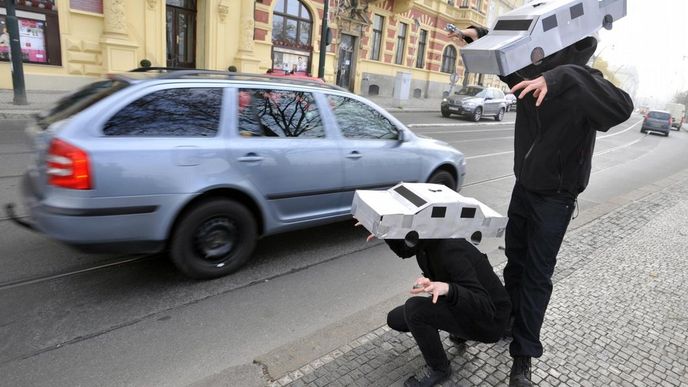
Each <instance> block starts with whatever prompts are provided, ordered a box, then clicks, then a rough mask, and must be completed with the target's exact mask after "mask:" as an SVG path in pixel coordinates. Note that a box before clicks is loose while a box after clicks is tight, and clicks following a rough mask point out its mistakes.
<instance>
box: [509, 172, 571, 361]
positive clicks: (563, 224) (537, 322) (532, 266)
mask: <svg viewBox="0 0 688 387" xmlns="http://www.w3.org/2000/svg"><path fill="white" fill-rule="evenodd" d="M574 203H575V197H573V196H571V195H570V194H555V195H541V194H537V193H534V192H530V191H528V190H526V189H525V188H524V187H523V186H521V185H520V184H519V183H516V185H515V186H514V190H513V193H512V195H511V202H510V203H509V211H508V216H509V222H508V223H507V226H506V236H505V242H506V256H507V264H506V267H505V268H504V285H505V287H506V291H507V292H508V293H509V296H510V297H511V305H512V316H513V317H514V326H513V328H512V335H513V341H512V342H511V345H510V347H509V352H510V354H511V356H528V357H540V356H542V343H541V342H540V329H541V327H542V322H543V320H544V317H545V311H546V310H547V305H548V304H549V299H550V296H551V294H552V274H553V273H554V266H555V265H556V263H557V254H558V253H559V248H560V247H561V242H562V240H563V239H564V234H565V233H566V228H567V227H568V225H569V221H570V220H571V215H572V213H573V208H574Z"/></svg>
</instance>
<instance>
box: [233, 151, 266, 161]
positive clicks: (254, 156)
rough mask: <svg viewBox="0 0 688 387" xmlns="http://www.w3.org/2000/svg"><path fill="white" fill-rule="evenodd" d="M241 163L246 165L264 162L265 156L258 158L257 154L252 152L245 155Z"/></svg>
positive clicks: (240, 158)
mask: <svg viewBox="0 0 688 387" xmlns="http://www.w3.org/2000/svg"><path fill="white" fill-rule="evenodd" d="M239 161H241V162H244V163H250V162H256V161H263V156H258V155H257V154H255V153H253V152H250V153H246V155H244V156H242V157H239Z"/></svg>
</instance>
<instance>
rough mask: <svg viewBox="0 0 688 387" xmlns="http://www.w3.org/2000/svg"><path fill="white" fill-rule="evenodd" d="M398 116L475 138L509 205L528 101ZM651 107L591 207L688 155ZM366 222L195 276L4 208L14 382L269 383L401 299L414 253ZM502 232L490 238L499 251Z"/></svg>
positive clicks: (9, 367)
mask: <svg viewBox="0 0 688 387" xmlns="http://www.w3.org/2000/svg"><path fill="white" fill-rule="evenodd" d="M397 116H398V117H399V118H400V119H401V120H402V121H403V122H405V123H407V124H409V126H410V127H411V128H412V129H413V130H414V132H416V133H419V134H424V135H428V136H431V137H435V138H438V139H441V140H444V141H447V142H449V143H450V144H452V145H454V146H455V147H457V148H458V149H460V150H462V151H463V152H464V153H465V154H466V156H467V162H468V167H467V168H468V176H467V180H466V182H465V186H464V189H463V190H462V194H464V195H467V196H475V197H477V198H479V199H480V200H482V201H484V202H486V203H487V204H488V205H490V206H492V207H493V208H495V209H496V210H498V211H500V212H502V213H505V212H506V207H507V204H508V199H509V195H510V192H511V187H512V185H513V175H512V173H511V167H512V160H513V153H512V146H513V119H514V117H515V116H514V113H508V114H507V115H506V118H505V121H503V122H499V123H497V122H494V121H492V120H491V119H484V120H483V121H481V122H480V123H478V124H474V123H470V122H467V121H463V120H460V119H458V118H442V117H441V116H440V114H439V113H399V114H397ZM641 119H642V118H641V117H640V116H638V115H634V116H633V117H632V118H631V119H630V120H629V121H628V122H626V123H624V124H622V125H619V126H618V127H616V128H613V129H612V130H610V131H609V132H608V133H600V134H599V135H598V141H597V146H596V150H595V157H594V161H593V174H592V177H591V182H590V186H589V188H588V190H587V191H586V192H585V193H584V194H583V195H581V197H580V198H579V205H580V211H581V212H582V213H586V212H588V211H594V209H595V208H597V207H596V206H597V204H599V203H605V202H609V201H610V200H612V201H613V198H615V197H617V196H618V195H622V194H624V193H626V192H630V191H633V190H635V189H637V188H639V187H643V186H646V185H648V184H651V183H652V182H653V181H656V180H659V179H662V178H664V177H666V176H669V175H671V174H673V173H675V172H677V171H679V170H682V169H684V168H686V166H688V152H685V149H686V147H687V146H688V132H686V131H685V130H683V131H680V132H673V131H672V132H671V135H670V136H669V137H668V138H664V137H660V136H656V135H644V134H641V133H640V132H639V130H640V127H639V125H640V124H639V122H640V120H641ZM22 125H23V124H22V123H21V122H17V121H5V122H2V123H0V198H1V199H0V204H4V203H6V202H10V201H18V200H19V198H18V197H17V185H18V182H19V175H20V174H21V172H22V170H23V168H24V166H25V165H26V164H27V163H28V162H29V160H30V156H31V155H30V153H29V151H28V147H27V146H26V143H25V140H24V138H23V134H22V130H21V128H22ZM365 235H366V234H365V232H364V231H363V230H356V229H354V228H353V227H352V223H351V222H344V223H339V224H334V225H329V226H325V227H319V228H316V229H311V230H307V231H301V232H293V233H288V234H282V235H277V236H273V237H269V238H265V239H263V240H261V241H260V243H259V247H258V249H257V251H256V254H255V257H254V259H253V260H252V262H251V263H250V264H249V265H247V267H245V268H244V269H243V270H241V271H240V272H238V273H236V274H234V275H230V276H227V277H224V278H221V279H217V280H213V281H205V282H197V281H190V280H187V279H185V278H183V277H181V276H180V275H179V274H177V273H176V271H175V270H174V268H173V267H172V266H171V264H169V263H168V261H167V260H166V259H165V257H164V255H158V256H113V255H107V254H105V255H88V254H82V253H77V252H74V251H73V250H71V249H69V248H67V247H64V246H62V245H60V244H58V243H55V242H52V241H50V240H48V239H47V238H45V237H43V236H41V235H36V234H34V233H32V232H29V231H26V230H23V229H21V228H18V227H17V226H16V225H14V224H12V223H11V222H9V221H8V220H7V219H5V218H4V217H3V216H0V267H1V268H2V270H0V385H12V386H15V385H17V386H18V385H35V386H41V385H50V386H62V385H64V386H73V385H142V386H143V385H145V386H151V385H165V386H174V385H189V384H192V383H196V382H198V383H200V385H221V384H222V383H223V382H227V381H228V384H227V385H258V384H260V382H261V379H260V378H261V376H262V373H263V372H264V371H266V372H268V373H269V374H270V375H273V376H277V375H279V374H280V371H286V370H289V369H294V368H296V367H298V366H300V365H302V364H303V363H305V362H306V361H309V360H311V359H313V358H315V357H317V356H318V355H320V354H321V353H324V352H326V351H329V350H331V349H334V348H336V347H338V346H340V345H342V344H344V343H346V342H347V341H348V340H350V339H352V338H354V337H357V336H358V335H360V334H362V333H364V332H366V331H367V330H369V329H371V328H374V327H378V326H380V325H382V324H384V315H385V313H386V311H387V308H388V307H389V306H390V305H393V304H394V303H395V302H399V300H401V299H403V297H404V294H405V292H406V291H407V289H408V284H409V283H410V282H411V281H412V280H413V279H414V278H415V276H416V275H417V274H418V268H417V266H416V264H415V262H414V261H413V260H405V261H402V260H400V259H398V258H396V257H395V256H393V255H392V254H391V253H390V251H389V249H387V248H386V246H385V245H384V244H382V243H381V242H379V241H377V242H370V243H365ZM498 245H499V241H493V242H491V244H487V245H486V246H484V248H485V249H486V251H488V252H489V254H490V258H491V260H492V261H493V262H495V263H497V262H500V261H501V260H503V259H504V258H503V256H502V254H501V252H500V250H498V249H496V247H497V246H498ZM254 360H258V363H259V364H254V363H253V361H254ZM290 367H291V368H290Z"/></svg>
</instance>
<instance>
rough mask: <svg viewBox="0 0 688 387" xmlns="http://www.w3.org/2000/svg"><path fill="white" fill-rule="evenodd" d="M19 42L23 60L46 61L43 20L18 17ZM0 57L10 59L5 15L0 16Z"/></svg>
mask: <svg viewBox="0 0 688 387" xmlns="http://www.w3.org/2000/svg"><path fill="white" fill-rule="evenodd" d="M18 21H19V43H20V44H21V50H22V54H23V61H24V62H32V63H47V62H48V56H47V55H46V51H45V21H42V20H32V19H24V18H18ZM0 28H2V32H1V33H0V59H4V60H9V59H10V39H9V34H8V33H7V26H6V24H5V17H2V18H0Z"/></svg>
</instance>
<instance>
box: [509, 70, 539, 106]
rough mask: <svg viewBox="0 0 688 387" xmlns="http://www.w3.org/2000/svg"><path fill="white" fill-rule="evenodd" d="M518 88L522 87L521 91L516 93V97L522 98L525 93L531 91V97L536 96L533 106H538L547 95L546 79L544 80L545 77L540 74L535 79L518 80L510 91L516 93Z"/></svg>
mask: <svg viewBox="0 0 688 387" xmlns="http://www.w3.org/2000/svg"><path fill="white" fill-rule="evenodd" d="M520 89H523V91H521V93H520V94H519V95H518V99H523V97H525V96H526V94H528V93H530V92H531V91H532V92H533V97H535V98H537V100H536V101H535V106H540V104H542V101H543V100H544V99H545V96H546V95H547V81H545V77H543V76H542V75H540V76H539V77H537V78H535V79H532V80H529V81H522V82H520V83H519V84H517V85H516V86H514V87H512V88H511V93H512V94H514V95H516V90H520Z"/></svg>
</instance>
